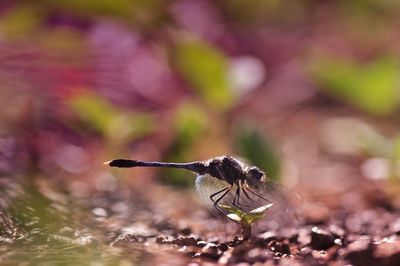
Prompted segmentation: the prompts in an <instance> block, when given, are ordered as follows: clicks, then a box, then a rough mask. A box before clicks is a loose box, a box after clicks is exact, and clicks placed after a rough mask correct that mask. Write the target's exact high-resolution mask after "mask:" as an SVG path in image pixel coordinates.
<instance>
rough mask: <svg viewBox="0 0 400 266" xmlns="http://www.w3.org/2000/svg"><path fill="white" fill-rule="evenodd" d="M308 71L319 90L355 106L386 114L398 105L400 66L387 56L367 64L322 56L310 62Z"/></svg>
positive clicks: (369, 111) (366, 110)
mask: <svg viewBox="0 0 400 266" xmlns="http://www.w3.org/2000/svg"><path fill="white" fill-rule="evenodd" d="M310 70H311V73H312V75H313V76H314V79H315V81H316V82H317V84H318V85H319V86H320V88H321V89H322V90H325V91H326V92H327V93H329V94H331V95H332V96H334V97H336V98H338V99H341V100H343V101H345V102H347V103H349V104H351V105H354V106H355V107H357V108H359V109H361V110H363V111H365V112H368V113H371V114H374V115H388V114H391V113H393V112H394V111H395V109H396V108H397V107H398V105H399V98H398V95H399V88H398V86H397V81H398V77H399V74H400V73H399V65H398V63H397V62H396V61H393V60H390V59H377V60H375V61H372V62H370V63H367V64H364V63H363V64H361V63H356V62H352V61H349V60H346V59H338V58H333V57H330V56H322V57H320V58H318V59H316V60H314V62H313V63H312V64H311V68H310Z"/></svg>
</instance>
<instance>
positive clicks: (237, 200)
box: [232, 186, 240, 208]
mask: <svg viewBox="0 0 400 266" xmlns="http://www.w3.org/2000/svg"><path fill="white" fill-rule="evenodd" d="M239 198H240V187H239V186H238V187H237V188H236V192H235V196H234V197H233V201H232V205H233V206H235V207H238V208H240V203H239Z"/></svg>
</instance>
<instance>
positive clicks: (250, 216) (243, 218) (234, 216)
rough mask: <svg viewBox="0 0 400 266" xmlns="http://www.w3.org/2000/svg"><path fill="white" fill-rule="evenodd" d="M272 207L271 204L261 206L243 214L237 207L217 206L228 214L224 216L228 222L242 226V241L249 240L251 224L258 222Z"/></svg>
mask: <svg viewBox="0 0 400 266" xmlns="http://www.w3.org/2000/svg"><path fill="white" fill-rule="evenodd" d="M272 205H273V204H272V203H270V204H267V205H263V206H261V207H259V208H256V209H254V210H251V211H250V212H244V211H243V210H241V209H239V208H237V207H234V206H230V205H222V204H221V205H218V206H219V207H221V208H222V209H224V210H226V211H227V212H228V213H227V214H226V216H227V217H228V218H229V219H230V220H232V221H234V222H236V223H238V224H240V225H241V226H242V234H243V239H244V240H248V239H250V238H251V232H252V228H251V226H252V224H253V223H254V222H256V221H258V220H260V219H261V218H263V217H264V216H265V213H266V212H267V210H268V209H269V208H271V207H272Z"/></svg>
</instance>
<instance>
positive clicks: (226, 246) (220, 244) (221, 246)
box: [217, 243, 229, 251]
mask: <svg viewBox="0 0 400 266" xmlns="http://www.w3.org/2000/svg"><path fill="white" fill-rule="evenodd" d="M217 248H218V249H219V250H221V251H227V250H228V249H229V247H228V245H227V244H226V243H219V244H218V245H217Z"/></svg>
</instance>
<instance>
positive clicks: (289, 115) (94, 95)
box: [0, 0, 400, 262]
mask: <svg viewBox="0 0 400 266" xmlns="http://www.w3.org/2000/svg"><path fill="white" fill-rule="evenodd" d="M399 11H400V3H399V2H398V1H394V0H393V1H391V0H387V1H373V0H368V1H365V0H363V1H361V0H355V1H345V0H343V1H341V0H339V1H315V0H306V1H297V0H296V1H294V0H293V1H285V2H281V1H276V0H254V1H247V0H230V1H223V0H218V1H207V0H170V1H164V0H146V1H131V0H114V1H107V0H97V1H78V0H68V1H65V0H57V1H54V0H53V1H47V0H37V1H35V3H33V2H31V1H22V0H21V1H7V0H3V1H1V4H0V175H1V178H0V185H1V187H0V189H1V194H0V211H1V213H0V214H1V217H0V222H1V224H2V227H0V233H1V235H2V237H3V239H8V240H7V241H8V242H7V243H8V247H7V246H4V247H2V249H3V250H2V251H3V253H4V252H5V253H4V254H6V255H4V256H2V257H0V262H1V261H2V260H3V261H6V262H7V261H8V262H9V261H11V262H13V261H14V260H18V259H17V258H16V256H17V255H16V254H26V256H27V257H31V256H32V254H31V253H30V252H35V249H33V251H32V247H30V249H31V250H28V248H26V250H22V249H23V248H21V246H19V245H22V244H21V243H25V242H23V241H22V240H21V239H25V240H26V239H27V238H31V239H32V238H34V236H36V238H34V239H35V241H33V243H36V244H37V243H39V244H40V245H47V246H46V248H51V247H52V246H51V245H50V244H49V242H48V239H49V235H51V234H53V236H54V235H56V236H57V237H53V238H51V241H53V242H54V243H55V244H54V243H53V242H51V241H50V243H52V245H53V246H54V245H55V246H57V248H60V249H61V250H64V251H65V250H68V251H69V252H70V254H74V253H73V252H72V253H71V250H75V249H77V248H78V249H79V250H78V251H76V252H77V253H79V254H82V253H85V252H86V253H85V254H90V256H88V257H85V259H87V260H88V261H92V259H93V256H94V255H93V252H95V251H93V250H92V249H90V248H87V246H86V243H90V245H93V243H98V242H96V241H99V242H101V243H103V242H102V241H104V242H105V243H109V242H110V241H111V240H112V239H113V238H115V235H113V232H116V231H118V230H120V229H121V228H122V227H124V226H126V225H127V224H132V223H134V222H138V221H147V220H146V219H147V218H146V217H148V216H149V215H150V216H151V215H155V216H157V217H158V218H157V219H159V221H158V222H159V223H162V222H163V221H165V220H166V219H167V218H168V219H172V220H173V219H178V218H177V217H180V216H179V215H181V216H183V217H185V215H183V213H184V210H185V208H187V209H190V208H191V207H192V206H193V205H191V204H197V201H196V199H195V197H194V196H193V195H192V194H193V184H194V178H192V176H191V174H188V173H186V172H180V171H159V170H155V169H134V170H114V169H109V168H107V167H105V166H103V164H102V163H103V162H104V161H108V160H111V159H114V158H132V159H141V160H162V161H177V162H186V161H193V160H204V159H208V158H211V157H214V156H219V155H225V154H230V155H236V156H240V157H243V158H246V159H247V160H248V161H250V162H251V163H253V164H255V165H257V166H259V167H260V168H262V169H264V170H265V171H266V172H267V173H268V175H269V176H270V177H271V178H272V179H274V180H275V181H277V182H280V183H283V184H284V185H286V186H287V187H290V188H293V189H294V190H296V191H299V193H300V194H301V195H302V198H303V201H304V204H303V208H304V209H305V210H306V211H305V215H306V220H307V221H311V222H318V221H322V220H323V219H325V218H326V216H327V215H328V214H329V210H331V209H337V210H341V209H346V208H347V209H350V210H354V211H358V210H362V209H365V208H368V207H370V206H380V207H382V208H385V209H389V210H398V209H399V208H400V197H399V193H398V192H399V184H400V161H399V159H400V135H399V126H398V124H399V122H400V116H399V108H398V107H399V104H400V93H399V92H400V85H399V77H400V75H399V74H400V72H399V71H400V69H399V62H400V61H399V58H400V48H399V45H398V43H399V42H400V32H399V28H400V27H399V26H400V19H399V18H400V17H399V16H398V14H399ZM166 195H168V196H166ZM166 197H167V198H166ZM168 197H170V200H167V199H168ZM174 197H176V199H175V198H174ZM182 198H188V200H189V201H190V202H193V203H190V204H188V205H189V206H186V207H185V206H182V207H180V208H181V209H179V210H178V211H177V210H174V211H171V210H170V207H168V206H173V205H174V204H176V202H179V200H180V201H182ZM160 199H161V201H163V202H162V204H164V205H165V204H167V205H165V206H164V205H162V206H161V205H160ZM168 202H169V203H168ZM168 204H170V205H168ZM178 205H179V204H178ZM144 206H147V207H144ZM149 206H150V207H149ZM195 206H197V205H195ZM199 206H200V205H199ZM146 209H147V210H152V211H153V212H152V213H150V214H149V213H146V212H145V211H144V210H146ZM182 209H183V210H182ZM199 209H201V207H199ZM155 210H156V211H155ZM307 210H308V211H307ZM311 210H312V211H311ZM146 215H147V216H146ZM194 215H196V214H194ZM198 215H200V216H201V215H204V214H198ZM375 215H377V216H378V215H379V213H377V214H375ZM71 217H72V219H71ZM82 217H86V218H85V219H83V218H82ZM87 217H94V218H87ZM189 218H190V217H189ZM189 218H188V217H186V219H187V221H186V222H185V223H186V224H185V226H190V227H191V228H192V229H193V227H194V225H193V224H191V221H189V220H190V219H189ZM54 221H57V225H55V223H54ZM83 221H85V222H83ZM175 222H176V223H177V224H178V225H177V226H178V227H180V226H182V225H181V223H178V222H177V221H175ZM172 223H174V222H172ZM66 224H68V226H66ZM143 224H146V223H145V222H143V223H142V224H141V225H142V227H143V226H144V225H143ZM183 227H184V226H183ZM77 228H79V229H77ZM95 228H96V229H95ZM99 228H101V230H100V229H99ZM136 228H137V227H136ZM35 230H36V231H35ZM95 230H98V231H102V233H100V234H99V235H96V233H95ZM194 230H196V229H194ZM198 230H200V231H201V229H198ZM38 236H39V237H38ZM18 239H20V240H18ZM38 239H39V240H38ZM44 239H47V242H46V241H44ZM68 239H69V240H68ZM99 239H100V240H99ZM78 240H79V241H84V243H83V244H82V243H81V242H79V241H78ZM2 241H3V240H2ZM4 241H5V240H4ZM4 241H3V242H4ZM21 241H22V242H21ZM40 241H42V242H40ZM63 241H64V242H63ZM71 241H72V242H71ZM74 241H75V242H74ZM76 241H78V242H79V243H78V242H76ZM85 241H88V242H85ZM107 241H108V242H107ZM31 243H32V241H31ZM44 243H47V244H44ZM60 243H61V244H60ZM25 244H26V243H25ZM81 244H82V245H81ZM13 245H14V246H13ZM64 245H65V246H64ZM10 246H13V247H14V249H15V247H18V248H20V249H17V250H18V251H17V253H16V251H14V252H12V251H10V250H11V249H10ZM105 246H107V245H105ZM96 247H98V246H96ZM41 248H43V246H41ZM107 248H108V247H107ZM82 249H83V251H82ZM97 252H98V250H97ZM117 253H118V252H117ZM52 254H53V253H52ZM102 254H103V253H102ZM140 254H142V253H140ZM114 255H115V254H114V253H113V255H112V256H111V257H112V258H110V260H113V259H115V260H117V259H116V258H115V256H116V257H118V260H119V259H120V258H121V257H123V255H121V253H118V254H117V255H115V256H114ZM70 256H71V257H72V255H70ZM138 256H143V255H138ZM22 258H24V257H23V256H22ZM19 259H21V257H19ZM42 259H43V258H42ZM51 259H55V258H51ZM57 259H60V258H57ZM70 259H71V258H70ZM128 260H129V259H128Z"/></svg>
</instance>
